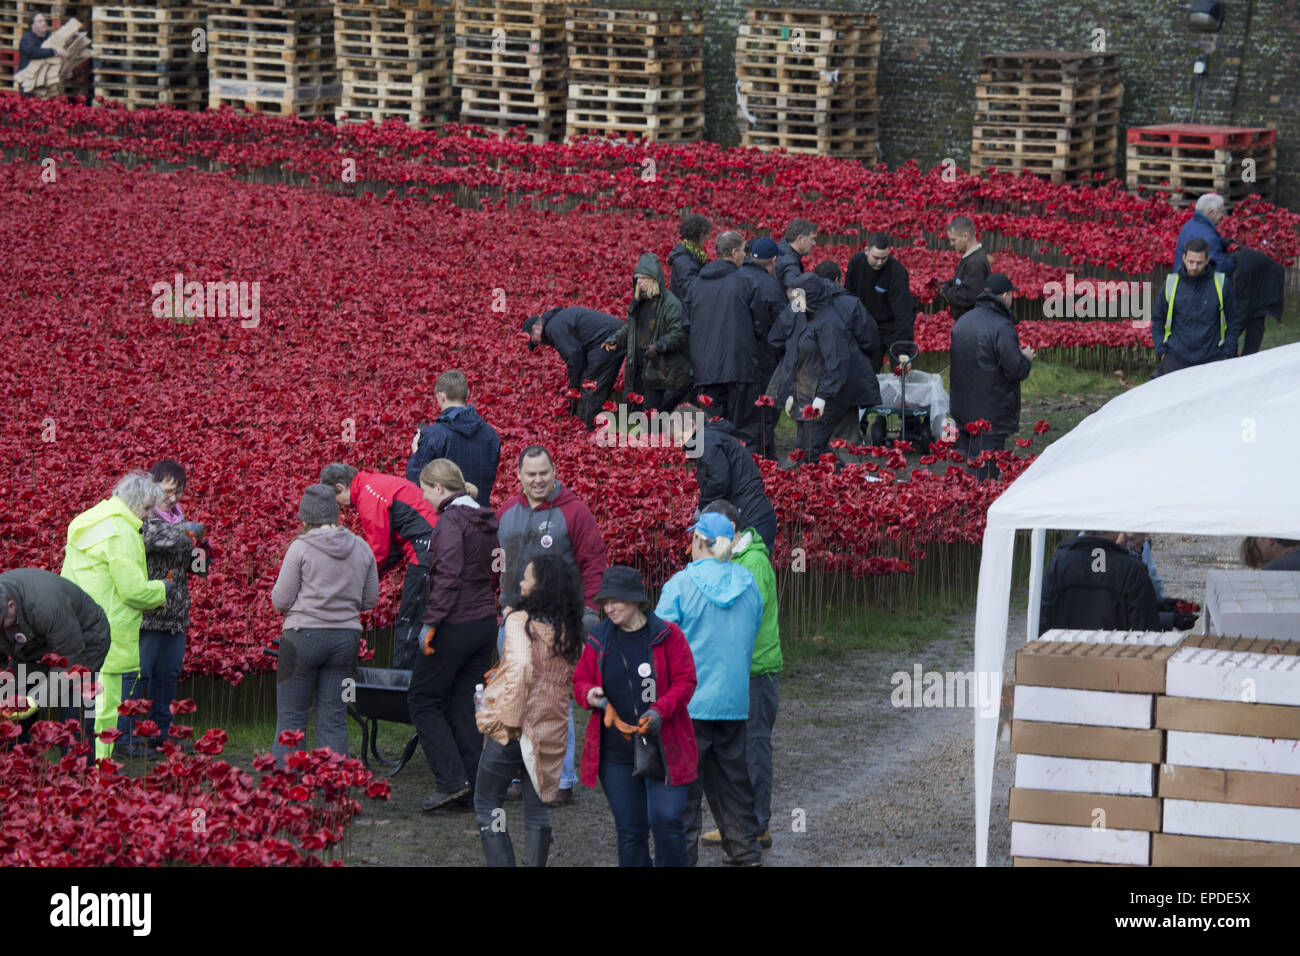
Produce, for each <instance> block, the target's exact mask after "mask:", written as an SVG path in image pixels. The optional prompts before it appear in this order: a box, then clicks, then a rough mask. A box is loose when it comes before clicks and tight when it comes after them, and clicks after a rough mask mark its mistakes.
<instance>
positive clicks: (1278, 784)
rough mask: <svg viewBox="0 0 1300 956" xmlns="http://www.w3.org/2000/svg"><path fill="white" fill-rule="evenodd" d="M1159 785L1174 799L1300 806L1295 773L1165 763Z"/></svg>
mask: <svg viewBox="0 0 1300 956" xmlns="http://www.w3.org/2000/svg"><path fill="white" fill-rule="evenodd" d="M1158 787H1159V794H1160V796H1161V797H1164V798H1166V799H1170V800H1200V801H1205V802H1209V803H1244V804H1248V805H1250V806H1260V807H1292V808H1294V809H1300V776H1295V775H1293V774H1285V773H1252V772H1251V771H1248V770H1216V769H1213V768H1210V767H1179V766H1176V765H1174V764H1164V765H1162V766H1161V767H1160V775H1159V784H1158ZM1135 829H1136V828H1135Z"/></svg>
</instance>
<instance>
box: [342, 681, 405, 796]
mask: <svg viewBox="0 0 1300 956" xmlns="http://www.w3.org/2000/svg"><path fill="white" fill-rule="evenodd" d="M356 680H357V683H356V687H355V690H356V697H355V699H354V700H353V701H352V702H351V703H350V704H348V716H349V717H351V718H352V719H353V720H355V721H356V722H357V724H358V725H359V726H360V727H361V760H362V762H363V763H364V764H365V765H366V767H367V769H369V768H370V758H371V757H374V759H375V760H376V761H378V762H379V763H381V764H383V765H384V766H386V767H392V768H393V770H392V771H390V772H389V773H388V776H390V777H395V776H397V774H398V773H400V772H401V770H402V768H403V767H405V766H406V763H407V761H409V760H410V759H411V757H413V756H414V755H415V749H416V747H418V746H419V745H420V735H419V734H414V733H413V734H411V737H410V739H409V740H407V741H406V746H405V747H403V748H402V756H401V757H400V758H398V759H397V760H393V759H391V758H390V757H387V756H385V755H384V754H383V753H382V752H381V751H380V749H379V722H380V721H381V720H386V721H390V722H392V723H395V724H410V723H411V709H410V706H409V705H408V704H407V702H406V694H407V691H409V690H410V689H411V672H410V671H409V670H394V669H393V668H389V667H358V668H357V677H356Z"/></svg>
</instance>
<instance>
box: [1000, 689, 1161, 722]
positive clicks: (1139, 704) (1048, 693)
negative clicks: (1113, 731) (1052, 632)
mask: <svg viewBox="0 0 1300 956" xmlns="http://www.w3.org/2000/svg"><path fill="white" fill-rule="evenodd" d="M1154 702H1155V698H1154V696H1153V695H1151V694H1116V693H1110V692H1107V691H1097V690H1075V689H1073V688H1062V687H1038V686H1031V685H1028V684H1017V685H1016V689H1015V702H1014V705H1013V707H1012V714H1011V715H1012V717H1014V718H1015V719H1016V720H1043V721H1047V722H1048V723H1053V724H1084V725H1086V726H1089V727H1131V728H1133V729H1135V730H1150V729H1151V723H1152V720H1153V719H1154V711H1155V703H1154Z"/></svg>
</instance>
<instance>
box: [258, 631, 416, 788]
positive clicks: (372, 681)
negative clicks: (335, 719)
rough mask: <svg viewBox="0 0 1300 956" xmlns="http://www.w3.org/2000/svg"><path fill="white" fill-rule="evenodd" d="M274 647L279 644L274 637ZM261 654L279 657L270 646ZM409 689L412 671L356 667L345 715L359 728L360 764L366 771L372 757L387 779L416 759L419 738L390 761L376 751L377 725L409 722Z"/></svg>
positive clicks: (377, 747) (414, 737)
mask: <svg viewBox="0 0 1300 956" xmlns="http://www.w3.org/2000/svg"><path fill="white" fill-rule="evenodd" d="M272 643H273V644H276V645H278V644H279V643H280V640H279V638H276V639H275V641H273V642H272ZM262 653H264V654H268V655H270V656H271V657H279V656H280V652H279V651H277V650H273V649H272V648H270V647H264V648H262ZM410 689H411V672H410V671H408V670H395V669H393V668H390V667H358V668H357V673H356V685H355V686H354V688H353V690H354V691H355V697H354V698H353V700H352V701H351V702H350V703H349V704H348V716H349V717H351V718H352V719H353V720H355V721H356V722H357V725H358V726H359V727H360V728H361V762H362V763H363V764H365V766H366V769H367V770H371V769H373V768H372V767H371V766H370V758H371V757H373V758H374V759H375V760H376V761H377V762H378V763H380V764H383V765H384V766H385V767H392V768H393V769H392V770H391V771H389V773H388V774H387V776H389V777H395V776H397V775H398V774H399V773H401V771H402V768H403V767H405V766H406V764H407V763H408V762H409V761H410V759H411V758H412V757H413V756H415V749H416V747H418V746H419V745H420V735H419V734H418V733H413V734H411V737H410V739H409V740H407V741H406V746H405V747H403V748H402V755H401V756H400V757H399V758H398V759H396V760H393V759H391V758H390V757H388V756H386V755H385V754H384V753H383V752H382V751H381V750H380V749H379V722H380V721H381V720H387V721H391V722H392V723H397V724H410V723H411V710H410V707H409V706H408V705H407V702H406V695H407V692H408V691H409V690H410Z"/></svg>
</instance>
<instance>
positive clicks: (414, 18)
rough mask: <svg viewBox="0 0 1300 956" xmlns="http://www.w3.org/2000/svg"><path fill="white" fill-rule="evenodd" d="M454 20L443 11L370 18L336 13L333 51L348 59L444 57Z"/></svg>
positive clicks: (378, 12)
mask: <svg viewBox="0 0 1300 956" xmlns="http://www.w3.org/2000/svg"><path fill="white" fill-rule="evenodd" d="M450 27H451V20H450V18H449V17H447V16H445V15H444V11H442V10H410V11H403V12H397V13H396V14H394V12H392V11H388V10H379V9H376V10H372V11H370V12H369V15H368V16H355V15H349V14H347V13H344V12H341V11H336V15H335V18H334V48H335V50H336V52H337V53H338V55H340V56H345V57H354V58H356V57H367V56H369V57H375V58H377V59H425V58H428V57H431V56H433V55H435V54H436V55H444V54H445V52H446V50H447V49H448V47H449V42H448V41H449V38H450Z"/></svg>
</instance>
